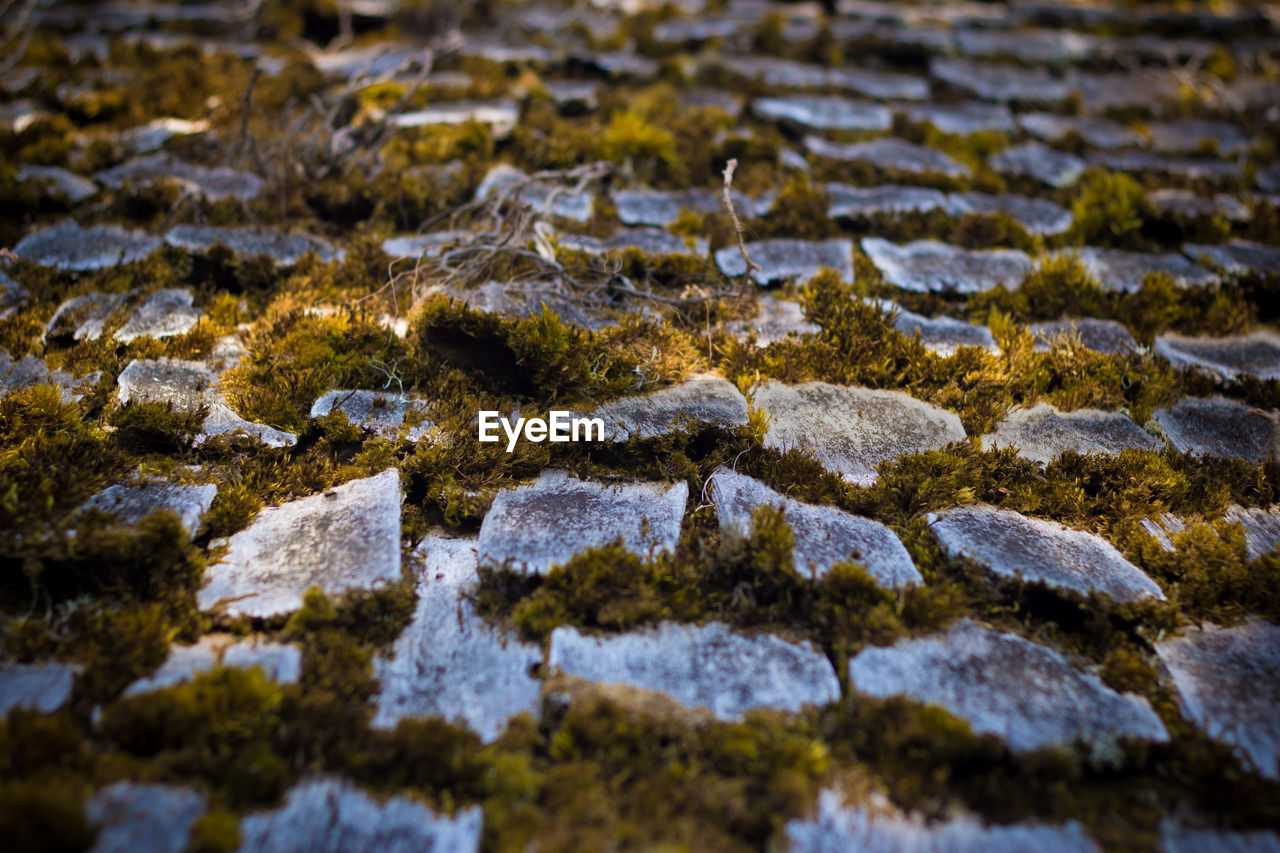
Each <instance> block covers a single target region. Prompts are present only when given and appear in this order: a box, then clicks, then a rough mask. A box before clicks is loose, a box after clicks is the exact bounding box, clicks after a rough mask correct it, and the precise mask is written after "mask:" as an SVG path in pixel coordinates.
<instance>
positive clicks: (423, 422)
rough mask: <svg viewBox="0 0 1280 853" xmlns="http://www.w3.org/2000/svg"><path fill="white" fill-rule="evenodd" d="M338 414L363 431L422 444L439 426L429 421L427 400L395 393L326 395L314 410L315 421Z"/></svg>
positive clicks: (364, 391) (361, 391)
mask: <svg viewBox="0 0 1280 853" xmlns="http://www.w3.org/2000/svg"><path fill="white" fill-rule="evenodd" d="M334 411H339V412H342V413H343V414H344V415H346V416H347V420H348V421H349V422H350V423H352V424H353V425H355V426H358V427H360V428H361V429H365V430H368V431H370V432H372V433H374V434H375V435H379V436H382V437H383V438H392V439H394V438H397V437H398V436H400V435H401V434H402V433H403V435H404V438H405V439H406V440H407V441H418V440H420V439H421V438H422V437H423V436H425V435H426V434H427V433H428V432H430V431H431V430H432V429H434V428H435V425H434V424H432V423H431V422H430V421H428V420H427V404H426V402H425V401H424V400H419V399H416V398H412V397H408V396H406V395H404V394H398V393H394V392H391V391H367V390H350V391H326V392H325V393H324V394H321V395H320V397H319V398H318V399H317V400H316V401H315V403H314V404H312V406H311V417H313V418H322V417H324V416H325V415H329V414H332V413H333V412H334Z"/></svg>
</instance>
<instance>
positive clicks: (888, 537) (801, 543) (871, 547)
mask: <svg viewBox="0 0 1280 853" xmlns="http://www.w3.org/2000/svg"><path fill="white" fill-rule="evenodd" d="M708 493H709V494H710V496H711V500H712V502H713V503H714V504H715V506H716V513H717V515H718V516H719V519H720V530H721V532H724V533H729V532H731V533H732V534H733V535H736V536H739V537H748V536H750V535H751V533H752V531H753V529H754V525H753V523H752V520H751V517H752V513H754V512H755V510H756V508H757V507H761V506H772V507H775V508H777V509H780V510H782V512H783V515H784V516H785V517H786V520H787V523H788V524H789V525H791V532H792V536H793V537H794V540H795V547H794V548H793V549H792V557H793V559H794V560H795V567H796V571H797V572H799V573H800V574H801V575H802V576H804V577H808V578H812V579H815V580H816V579H819V578H822V577H823V576H825V575H826V574H827V573H828V572H829V571H830V570H831V567H832V566H833V565H835V564H836V563H841V562H846V561H852V562H856V563H859V564H861V565H862V566H863V567H864V568H865V569H866V570H867V574H869V575H871V577H872V578H874V579H875V581H876V583H878V584H880V585H881V586H884V587H891V588H892V587H902V586H913V585H915V584H918V583H922V582H923V579H922V578H921V576H920V572H918V571H917V570H916V567H915V563H913V562H912V560H911V555H910V554H908V553H907V549H906V548H905V547H904V546H903V544H902V541H901V540H900V539H898V537H897V535H895V534H894V532H893V531H892V530H890V529H889V528H888V527H885V526H884V525H883V524H881V523H879V522H878V521H872V520H871V519H869V518H861V517H859V516H856V515H852V514H850V513H847V512H844V511H843V510H839V509H836V508H835V507H831V506H817V505H814V504H807V503H803V502H801V501H798V500H795V499H794V498H789V497H786V496H784V495H781V494H779V493H777V492H775V491H774V490H773V489H771V488H769V487H768V486H766V485H765V484H764V483H761V482H760V481H759V480H756V479H753V478H751V477H748V476H746V475H745V474H737V473H734V471H733V470H731V469H729V468H725V467H724V466H721V467H719V468H717V469H716V471H715V473H714V474H712V475H711V478H710V485H709V488H708Z"/></svg>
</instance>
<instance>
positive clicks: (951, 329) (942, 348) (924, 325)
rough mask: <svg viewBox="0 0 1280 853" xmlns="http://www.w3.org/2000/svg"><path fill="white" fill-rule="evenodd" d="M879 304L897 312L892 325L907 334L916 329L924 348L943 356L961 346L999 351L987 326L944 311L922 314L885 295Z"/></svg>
mask: <svg viewBox="0 0 1280 853" xmlns="http://www.w3.org/2000/svg"><path fill="white" fill-rule="evenodd" d="M879 305H880V307H881V308H882V309H883V310H885V311H894V312H896V313H895V315H894V318H893V327H894V328H895V329H897V330H898V331H899V332H902V334H904V335H906V336H907V337H909V338H911V337H915V335H916V334H917V333H918V334H919V335H920V343H922V344H924V346H925V348H926V349H928V350H929V351H930V352H936V353H937V354H938V355H940V356H942V357H944V358H946V357H949V356H953V355H955V354H956V352H957V351H958V350H959V349H960V347H980V348H982V349H985V350H987V351H988V352H992V353H998V352H1000V347H999V346H998V345H997V344H996V339H995V337H994V336H993V335H992V334H991V330H990V329H988V328H987V327H986V326H979V325H977V324H976V323H970V322H969V321H967V320H957V319H956V318H954V317H947V316H946V315H941V316H938V317H925V316H924V315H922V314H917V313H915V312H914V311H908V310H906V309H905V308H903V307H902V306H900V305H898V304H897V303H895V302H892V301H890V300H888V299H882V300H879Z"/></svg>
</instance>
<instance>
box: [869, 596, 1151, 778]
mask: <svg viewBox="0 0 1280 853" xmlns="http://www.w3.org/2000/svg"><path fill="white" fill-rule="evenodd" d="M849 682H850V686H851V687H852V689H854V690H857V691H858V692H860V693H865V694H869V695H871V696H876V697H882V698H883V697H889V696H900V695H901V696H907V697H909V698H911V699H914V700H916V701H918V702H923V703H929V704H938V705H941V706H942V707H943V708H945V709H946V710H947V711H949V712H951V713H952V714H954V715H956V716H957V717H959V718H960V719H962V720H965V721H966V722H968V723H969V725H970V726H971V727H972V728H973V731H974V732H975V733H978V734H991V735H995V736H997V737H999V738H1001V739H1002V740H1004V741H1005V743H1007V744H1008V745H1009V747H1010V748H1011V749H1013V750H1015V751H1018V752H1022V751H1026V750H1033V749H1040V748H1043V747H1051V746H1060V745H1069V744H1072V743H1077V742H1079V743H1082V744H1083V746H1084V747H1085V749H1086V750H1087V751H1088V753H1089V755H1090V757H1091V758H1092V759H1093V760H1094V761H1098V762H1105V761H1107V760H1108V759H1111V758H1113V757H1118V754H1119V752H1120V747H1119V741H1120V739H1121V738H1124V737H1133V738H1140V739H1142V740H1148V741H1154V742H1158V743H1164V742H1167V741H1168V740H1169V734H1168V732H1167V731H1166V730H1165V727H1164V725H1163V724H1162V723H1161V722H1160V718H1159V717H1157V716H1156V714H1155V712H1154V711H1153V710H1151V706H1150V705H1149V704H1148V703H1147V700H1146V699H1143V698H1141V697H1139V696H1136V695H1134V694H1131V693H1117V692H1116V691H1114V690H1112V689H1111V688H1109V687H1107V686H1106V685H1105V684H1104V683H1103V682H1102V679H1101V678H1099V677H1098V676H1096V675H1094V674H1093V673H1089V672H1083V671H1081V670H1079V669H1077V668H1076V667H1074V666H1072V664H1071V663H1070V661H1068V660H1067V658H1066V657H1065V656H1063V655H1062V654H1061V653H1060V652H1058V651H1056V650H1054V649H1051V648H1049V647H1047V646H1042V645H1040V644H1038V643H1033V642H1031V641H1030V640H1026V639H1023V638H1022V637H1019V636H1017V635H1016V634H1006V633H1001V632H998V631H993V630H991V629H990V628H984V627H982V626H980V625H977V624H975V623H973V622H970V621H969V620H967V619H966V620H961V621H959V622H956V623H955V624H953V625H952V626H951V628H950V629H949V630H948V631H947V632H946V633H945V634H937V635H934V636H929V637H918V638H914V639H905V640H899V641H898V642H897V643H895V644H894V645H893V646H892V647H890V648H874V647H872V648H867V649H864V650H863V651H862V652H860V653H859V654H858V655H857V656H856V657H854V658H853V659H852V660H850V661H849Z"/></svg>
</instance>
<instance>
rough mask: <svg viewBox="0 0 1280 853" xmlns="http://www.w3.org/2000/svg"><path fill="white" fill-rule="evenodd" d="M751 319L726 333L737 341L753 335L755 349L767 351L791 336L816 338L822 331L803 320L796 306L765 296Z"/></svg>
mask: <svg viewBox="0 0 1280 853" xmlns="http://www.w3.org/2000/svg"><path fill="white" fill-rule="evenodd" d="M756 307H757V313H756V316H755V318H754V319H751V320H742V321H739V322H735V323H731V324H730V325H729V327H728V329H729V331H730V332H731V333H732V334H733V335H734V336H736V337H737V338H738V339H739V340H746V339H747V338H748V337H750V336H751V335H752V334H754V335H755V339H756V346H761V347H767V346H769V345H770V344H773V343H776V342H778V341H780V340H783V339H784V338H786V337H788V336H790V335H816V334H817V333H818V332H820V331H821V328H820V327H819V326H818V324H817V323H811V322H809V321H808V320H806V319H805V318H804V309H803V308H801V307H800V303H799V302H792V301H791V300H787V299H774V298H773V297H772V296H769V295H768V294H765V295H762V296H760V297H759V299H758V301H757V306H756Z"/></svg>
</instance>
